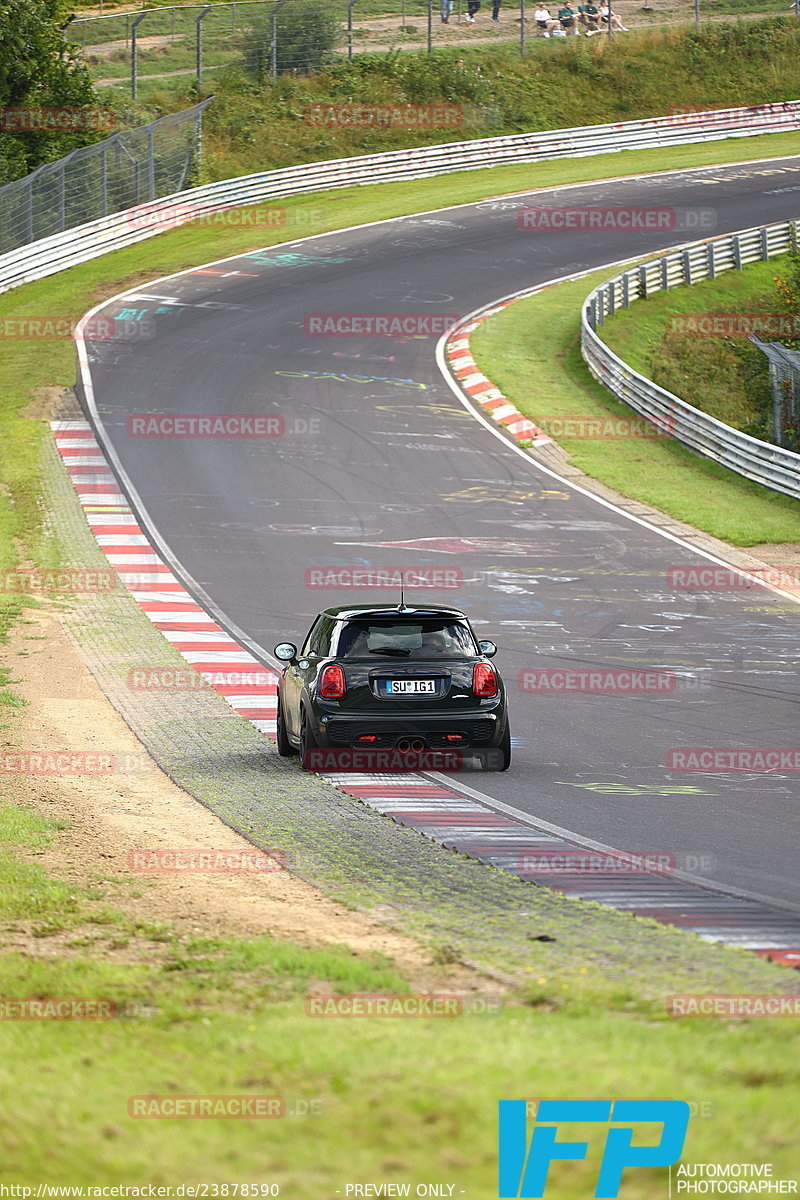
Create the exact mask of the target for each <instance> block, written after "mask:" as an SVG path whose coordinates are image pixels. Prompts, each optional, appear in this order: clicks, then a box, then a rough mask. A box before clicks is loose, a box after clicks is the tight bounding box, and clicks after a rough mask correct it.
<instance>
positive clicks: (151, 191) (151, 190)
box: [147, 129, 156, 200]
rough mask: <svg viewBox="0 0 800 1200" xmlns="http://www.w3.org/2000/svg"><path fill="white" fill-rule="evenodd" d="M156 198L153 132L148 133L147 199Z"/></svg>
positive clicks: (150, 130) (149, 130)
mask: <svg viewBox="0 0 800 1200" xmlns="http://www.w3.org/2000/svg"><path fill="white" fill-rule="evenodd" d="M155 198H156V156H155V150H154V147H153V131H152V129H148V131H147V199H148V200H155Z"/></svg>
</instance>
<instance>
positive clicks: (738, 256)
mask: <svg viewBox="0 0 800 1200" xmlns="http://www.w3.org/2000/svg"><path fill="white" fill-rule="evenodd" d="M733 262H734V266H735V267H736V270H737V271H741V269H742V243H741V242H740V241H739V235H738V233H737V234H736V236H735V237H734V239H733Z"/></svg>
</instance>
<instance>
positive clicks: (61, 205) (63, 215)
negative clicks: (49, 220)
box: [58, 162, 67, 233]
mask: <svg viewBox="0 0 800 1200" xmlns="http://www.w3.org/2000/svg"><path fill="white" fill-rule="evenodd" d="M66 228H67V178H66V171H65V170H64V164H63V162H62V164H61V170H60V171H59V172H58V232H59V233H63V232H64V230H65V229H66Z"/></svg>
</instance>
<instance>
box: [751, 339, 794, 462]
mask: <svg viewBox="0 0 800 1200" xmlns="http://www.w3.org/2000/svg"><path fill="white" fill-rule="evenodd" d="M750 341H751V342H752V343H753V345H754V346H757V347H758V349H759V350H761V351H762V352H763V353H764V354H765V355H766V356H767V358H768V359H769V374H770V381H771V383H772V440H773V441H774V442H775V443H776V444H777V445H778V446H788V448H789V449H790V450H795V451H797V450H798V449H800V351H798V350H791V349H790V348H789V347H788V346H784V345H783V343H782V342H763V341H762V340H761V338H759V337H756V336H755V335H752V336H751V338H750Z"/></svg>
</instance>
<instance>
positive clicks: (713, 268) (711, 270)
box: [706, 242, 717, 279]
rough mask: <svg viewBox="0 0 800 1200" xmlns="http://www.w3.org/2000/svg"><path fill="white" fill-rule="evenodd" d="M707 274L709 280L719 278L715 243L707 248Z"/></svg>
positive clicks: (711, 243)
mask: <svg viewBox="0 0 800 1200" xmlns="http://www.w3.org/2000/svg"><path fill="white" fill-rule="evenodd" d="M706 274H707V276H708V278H709V279H716V278H717V260H716V258H715V256H714V242H709V243H708V245H707V246H706Z"/></svg>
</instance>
